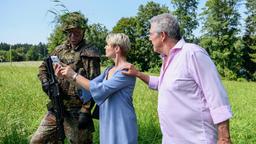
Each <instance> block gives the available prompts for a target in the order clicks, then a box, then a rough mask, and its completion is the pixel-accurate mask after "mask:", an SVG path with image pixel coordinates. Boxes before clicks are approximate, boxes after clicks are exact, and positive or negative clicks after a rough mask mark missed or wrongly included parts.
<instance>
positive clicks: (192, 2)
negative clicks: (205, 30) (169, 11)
mask: <svg viewBox="0 0 256 144" xmlns="http://www.w3.org/2000/svg"><path fill="white" fill-rule="evenodd" d="M171 1H172V4H173V5H174V7H175V11H174V12H173V14H174V15H176V16H177V18H178V20H179V23H180V28H181V33H182V35H183V38H185V39H186V40H187V41H189V42H192V41H194V39H195V36H194V35H193V30H194V29H195V28H197V25H198V21H197V18H196V16H197V15H196V10H197V5H198V0H171Z"/></svg>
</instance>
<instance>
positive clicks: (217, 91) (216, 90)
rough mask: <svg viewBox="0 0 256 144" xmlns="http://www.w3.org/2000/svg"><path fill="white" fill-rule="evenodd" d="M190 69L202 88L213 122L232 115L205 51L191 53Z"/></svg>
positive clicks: (222, 87) (216, 73) (225, 95)
mask: <svg viewBox="0 0 256 144" xmlns="http://www.w3.org/2000/svg"><path fill="white" fill-rule="evenodd" d="M190 62H191V63H190V70H191V73H192V76H193V77H194V79H195V81H196V82H197V84H198V85H199V87H200V88H201V89H202V92H203V96H204V98H205V99H206V101H207V105H208V106H209V109H210V113H211V116H212V119H213V122H214V124H218V123H220V122H223V121H225V120H227V119H230V118H231V117H232V112H231V108H230V104H229V100H228V96H227V93H226V91H225V89H224V86H223V84H222V82H221V79H220V76H219V74H218V71H217V69H216V67H215V65H214V63H213V62H212V60H211V59H210V57H209V56H208V54H207V52H205V51H196V52H194V53H193V54H191V61H190Z"/></svg>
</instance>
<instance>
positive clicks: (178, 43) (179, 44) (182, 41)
mask: <svg viewBox="0 0 256 144" xmlns="http://www.w3.org/2000/svg"><path fill="white" fill-rule="evenodd" d="M185 43H186V41H185V40H184V39H183V38H181V39H180V40H179V41H178V42H177V43H176V44H175V46H174V47H172V48H171V51H175V50H178V49H182V47H183V46H184V45H185ZM160 57H161V58H162V59H164V58H165V57H166V55H164V54H160Z"/></svg>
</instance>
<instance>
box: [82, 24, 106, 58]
mask: <svg viewBox="0 0 256 144" xmlns="http://www.w3.org/2000/svg"><path fill="white" fill-rule="evenodd" d="M88 27H89V28H88V29H87V30H86V31H85V39H86V41H88V42H89V43H92V44H94V45H95V46H96V47H97V48H98V49H99V51H100V54H101V55H103V54H104V53H105V49H104V48H105V45H106V42H105V39H106V36H107V34H108V30H107V28H106V27H105V26H103V25H102V24H92V25H89V26H88Z"/></svg>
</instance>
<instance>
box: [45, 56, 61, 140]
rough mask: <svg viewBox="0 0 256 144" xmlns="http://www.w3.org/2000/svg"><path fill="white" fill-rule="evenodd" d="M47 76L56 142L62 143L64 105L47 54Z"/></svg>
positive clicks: (49, 57)
mask: <svg viewBox="0 0 256 144" xmlns="http://www.w3.org/2000/svg"><path fill="white" fill-rule="evenodd" d="M44 61H45V62H46V68H47V74H48V75H47V76H48V84H49V89H48V95H49V97H50V99H51V101H52V103H53V110H54V113H55V117H56V129H57V139H58V143H60V144H64V139H65V132H64V126H63V122H64V109H63V107H64V105H63V101H62V99H61V97H60V92H59V85H58V81H57V79H56V76H55V74H54V70H53V65H52V59H51V56H48V57H47V58H46V59H45V60H44Z"/></svg>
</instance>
